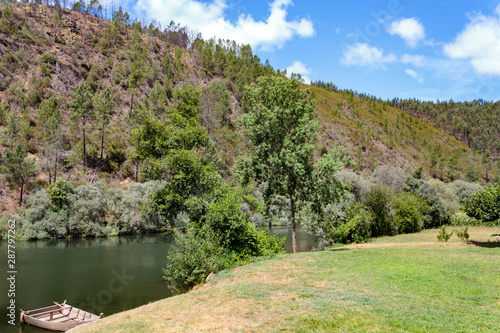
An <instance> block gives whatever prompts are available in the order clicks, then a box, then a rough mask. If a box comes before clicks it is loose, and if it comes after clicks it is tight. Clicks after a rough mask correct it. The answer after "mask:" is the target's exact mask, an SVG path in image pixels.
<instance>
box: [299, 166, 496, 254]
mask: <svg viewBox="0 0 500 333" xmlns="http://www.w3.org/2000/svg"><path fill="white" fill-rule="evenodd" d="M414 176H418V172H417V173H415V172H413V173H412V174H407V173H405V172H403V171H402V170H400V169H397V168H394V167H390V166H380V167H379V168H377V169H376V170H375V171H374V172H373V174H372V177H371V178H370V180H369V181H367V180H363V179H362V178H360V177H359V176H357V175H355V174H353V173H349V172H345V171H344V172H341V173H338V174H337V175H336V178H337V179H338V180H340V181H341V182H342V183H343V184H344V186H345V188H346V190H347V191H348V193H347V194H346V195H345V197H344V198H343V199H342V200H341V201H340V202H337V203H330V204H329V205H327V206H326V207H325V214H324V216H323V218H322V219H320V220H314V219H312V218H307V217H306V220H308V222H307V225H308V227H309V229H311V230H313V231H315V232H316V234H317V235H318V237H319V238H320V244H321V246H328V245H331V244H332V243H349V242H357V243H361V242H366V241H367V240H368V239H369V238H371V237H378V236H384V235H395V234H403V233H412V232H417V231H420V230H422V229H424V228H435V227H438V226H443V225H445V224H453V225H491V223H489V222H487V221H486V220H484V221H481V219H479V218H477V216H474V215H472V214H469V210H468V209H467V205H468V204H469V205H470V206H472V207H474V211H477V210H478V209H480V207H485V206H488V207H489V205H488V204H487V203H485V202H483V201H485V200H483V201H481V202H482V206H481V205H480V204H479V201H480V200H478V199H477V198H482V199H485V198H486V197H488V198H489V199H491V198H490V197H489V196H485V195H484V194H482V192H483V191H482V188H483V187H482V186H480V185H478V184H472V183H467V182H464V181H455V182H453V183H450V184H446V183H443V182H440V181H437V180H433V179H431V180H428V181H425V180H423V179H417V178H415V177H414ZM478 191H479V192H478ZM484 191H486V192H487V193H493V192H494V190H490V189H487V190H484ZM476 192H477V193H476ZM486 201H487V202H488V203H491V202H492V200H486ZM460 202H466V204H465V206H461V204H460ZM460 209H464V211H465V212H467V214H468V215H469V216H467V215H465V214H464V213H463V212H462V211H460ZM488 209H489V208H488ZM489 211H490V210H489Z"/></svg>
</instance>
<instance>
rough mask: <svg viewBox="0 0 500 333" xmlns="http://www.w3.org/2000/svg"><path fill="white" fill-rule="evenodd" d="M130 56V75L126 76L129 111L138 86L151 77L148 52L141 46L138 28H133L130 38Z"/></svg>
mask: <svg viewBox="0 0 500 333" xmlns="http://www.w3.org/2000/svg"><path fill="white" fill-rule="evenodd" d="M129 56H130V75H129V76H128V87H129V90H130V112H132V108H133V105H134V95H135V94H137V90H138V88H139V86H140V85H141V84H142V82H143V81H144V80H147V79H149V78H150V77H151V71H150V66H149V59H150V57H149V54H148V53H147V50H146V49H145V48H144V47H143V46H142V41H141V34H140V32H139V30H138V29H134V36H133V38H132V50H131V51H130V53H129Z"/></svg>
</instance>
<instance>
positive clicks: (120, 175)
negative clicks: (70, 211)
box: [0, 2, 499, 215]
mask: <svg viewBox="0 0 500 333" xmlns="http://www.w3.org/2000/svg"><path fill="white" fill-rule="evenodd" d="M77 4H80V5H79V6H80V7H78V6H77V7H75V8H74V9H77V10H78V11H75V10H73V11H70V10H68V9H64V8H61V7H58V6H45V5H37V4H21V3H17V4H10V5H8V7H6V5H5V4H4V3H2V4H0V10H1V18H0V56H1V61H0V101H1V102H0V131H1V134H0V144H1V147H0V151H1V153H2V154H3V160H2V161H1V162H2V163H5V159H6V156H5V154H4V153H6V152H7V151H8V150H13V149H14V148H16V146H18V145H23V146H25V147H27V150H28V154H27V156H28V157H33V158H35V164H36V165H35V168H34V169H33V170H32V172H27V173H26V174H25V177H24V178H26V179H23V180H22V181H18V182H17V183H16V182H12V181H11V182H9V181H8V179H7V178H8V177H6V176H5V177H2V178H1V183H0V197H1V199H2V200H1V203H0V214H1V215H4V214H6V213H13V212H14V211H15V210H16V208H17V206H18V205H19V199H20V191H21V190H24V191H26V192H27V193H31V192H33V191H34V190H36V189H37V188H44V189H47V188H48V187H49V185H51V184H53V183H54V182H55V181H56V180H57V179H59V178H62V179H64V180H65V181H67V182H69V183H71V184H72V185H73V186H78V185H91V184H93V183H95V182H97V181H102V182H104V183H105V184H107V185H108V186H110V187H119V188H123V189H126V188H128V187H129V185H130V184H131V183H135V182H141V183H142V182H144V181H147V180H151V179H155V180H166V181H169V180H170V179H162V177H161V176H158V175H161V174H162V173H161V170H160V171H159V170H158V168H156V167H157V166H155V165H154V163H152V162H151V158H153V157H154V158H163V157H164V156H165V155H166V154H167V153H168V152H169V151H171V150H172V149H177V148H178V147H179V146H183V147H195V146H196V147H202V148H200V149H201V150H203V151H204V154H205V155H204V156H210V158H212V162H213V163H214V165H216V167H217V173H218V174H220V175H221V176H222V177H223V178H224V179H225V180H229V181H232V179H233V173H232V167H233V165H234V163H235V161H236V158H237V157H238V156H239V155H241V154H242V152H245V151H246V150H247V148H246V145H247V143H246V139H245V137H244V135H243V134H242V131H241V129H240V127H239V121H238V119H239V117H240V115H241V114H242V113H243V112H244V105H242V104H244V101H243V100H242V97H243V94H244V90H245V86H246V85H247V84H249V83H252V82H255V81H256V79H257V78H258V77H260V76H262V75H276V76H284V75H286V73H284V72H281V71H279V70H274V69H273V68H272V67H271V65H270V64H269V63H268V62H267V61H266V62H265V63H263V62H262V60H261V59H260V58H259V57H258V56H257V55H255V54H254V53H253V51H252V49H251V47H250V46H249V45H238V44H237V43H235V42H233V41H229V40H224V39H218V40H216V39H210V40H204V39H203V36H201V35H198V34H195V33H194V32H193V31H191V30H190V29H189V28H188V27H182V26H180V25H178V24H175V23H174V22H172V23H171V24H170V25H169V26H168V27H166V28H164V29H162V28H161V25H160V24H158V23H157V22H151V23H147V24H144V23H140V22H139V21H138V20H133V21H132V20H131V18H130V17H129V15H128V14H127V13H126V12H124V11H123V10H122V9H121V8H119V9H118V10H116V11H115V12H114V13H113V15H112V17H113V19H112V20H104V19H102V18H99V17H98V16H101V17H102V16H103V10H102V7H101V9H100V10H99V8H98V7H94V6H96V3H93V4H92V3H91V4H89V5H88V6H89V7H85V3H84V2H78V3H77ZM97 4H98V2H97ZM82 6H83V7H82ZM106 16H109V15H106ZM218 37H220V38H224V36H218ZM309 89H310V92H311V97H313V98H314V99H316V101H317V104H316V110H315V117H316V119H317V120H318V122H319V125H320V129H319V131H318V139H319V140H318V141H317V144H316V147H315V152H316V153H315V156H316V158H319V157H320V156H321V155H323V154H325V153H326V152H327V151H329V150H330V149H331V148H332V147H333V146H334V145H335V143H339V144H341V145H343V146H345V147H347V148H349V151H350V155H351V158H352V159H353V161H354V163H353V164H352V166H351V167H350V168H351V169H352V170H353V171H355V172H357V173H359V174H361V175H364V176H367V175H369V174H370V173H371V172H372V171H373V170H374V169H375V168H376V167H377V166H379V165H384V164H390V165H393V166H397V167H400V168H401V169H403V170H406V171H408V172H411V171H413V170H414V169H416V168H418V167H419V166H422V167H423V168H424V173H425V174H427V175H429V176H430V177H437V178H441V179H442V180H448V181H452V180H455V179H465V178H466V177H467V178H468V179H469V180H472V181H477V180H479V178H481V179H482V180H483V181H488V180H491V179H493V177H494V176H495V174H496V172H497V170H496V165H495V163H496V161H497V159H498V153H499V148H498V123H499V122H498V121H495V119H497V120H498V117H497V116H495V115H497V113H498V112H496V111H495V112H491V113H490V112H489V111H487V110H489V108H491V110H497V108H496V104H489V103H485V104H481V103H479V105H478V103H476V102H474V103H459V104H456V105H455V104H453V105H452V104H451V103H439V104H437V105H434V104H433V106H432V107H430V106H428V104H426V103H424V102H415V103H413V104H412V103H406V102H404V101H399V100H398V101H397V102H389V101H381V100H379V99H375V98H372V97H371V96H366V95H360V94H356V93H354V92H350V91H340V90H337V89H329V86H328V85H326V84H323V85H320V84H316V85H315V86H311V87H309ZM242 106H243V107H242ZM476 109H480V110H481V111H480V112H476V111H475V110H476ZM402 110H403V111H407V112H408V113H406V112H403V111H402ZM441 110H442V111H441ZM456 110H461V111H460V112H462V113H459V112H458V111H456ZM462 114H467V115H469V116H468V117H463V116H462ZM482 114H484V115H489V118H484V119H481V120H478V117H482V116H481V115H482ZM495 117H496V118H495ZM448 118H451V120H448ZM443 119H446V121H445V120H443ZM457 119H459V120H460V122H459V121H458V120H457ZM452 123H453V124H454V125H450V124H452ZM455 123H456V124H455ZM473 124H489V126H488V130H486V131H481V132H480V131H479V128H480V127H478V126H473ZM495 124H496V125H495ZM200 125H201V127H200ZM433 125H437V126H438V127H434V126H433ZM495 126H496V127H495ZM202 128H203V129H202ZM439 128H441V129H439ZM203 131H206V133H207V134H206V136H205V134H203ZM164 132H169V133H176V135H178V137H177V139H175V140H173V141H172V140H171V139H169V138H166V137H161V135H159V136H158V135H157V134H159V133H164ZM447 133H450V134H452V135H449V134H447ZM169 140H170V141H169ZM189 149H190V148H189ZM475 149H477V150H480V151H481V152H476V151H475ZM201 150H200V151H201ZM207 151H212V153H210V154H207V153H206V152H207ZM482 152H484V153H483V154H482ZM488 153H490V154H489V155H487V154H488ZM22 154H24V153H23V152H21V151H19V152H18V155H19V156H21V155H22ZM23 156H25V155H23ZM10 158H14V156H10ZM155 168H156V169H155ZM28 171H30V170H28ZM157 176H158V177H157Z"/></svg>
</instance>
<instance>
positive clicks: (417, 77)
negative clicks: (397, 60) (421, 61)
mask: <svg viewBox="0 0 500 333" xmlns="http://www.w3.org/2000/svg"><path fill="white" fill-rule="evenodd" d="M405 73H406V74H408V75H410V76H411V77H412V78H414V79H415V80H417V81H418V83H424V78H423V77H422V75H420V74H418V73H417V72H416V71H414V70H413V69H406V70H405Z"/></svg>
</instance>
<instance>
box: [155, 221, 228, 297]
mask: <svg viewBox="0 0 500 333" xmlns="http://www.w3.org/2000/svg"><path fill="white" fill-rule="evenodd" d="M174 237H175V246H174V247H173V248H171V249H170V251H169V253H168V255H167V259H168V264H167V266H166V268H165V269H164V270H163V274H164V275H163V278H164V279H165V280H166V282H167V284H168V287H169V289H170V290H172V291H173V292H175V293H180V292H182V291H184V290H186V289H189V288H192V287H194V286H195V285H197V284H201V283H203V282H204V280H205V278H206V277H207V276H208V275H209V274H210V273H211V272H218V271H221V270H223V269H227V268H230V267H232V266H234V265H236V262H237V260H238V258H237V256H236V255H234V254H232V253H231V252H230V251H229V250H228V249H226V248H224V247H222V246H220V245H219V239H218V238H217V236H216V234H215V233H214V232H213V231H210V230H209V229H207V230H205V231H204V232H203V233H201V234H197V233H196V232H195V231H194V230H192V229H190V230H188V231H187V232H186V233H182V232H179V231H177V232H175V234H174Z"/></svg>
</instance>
